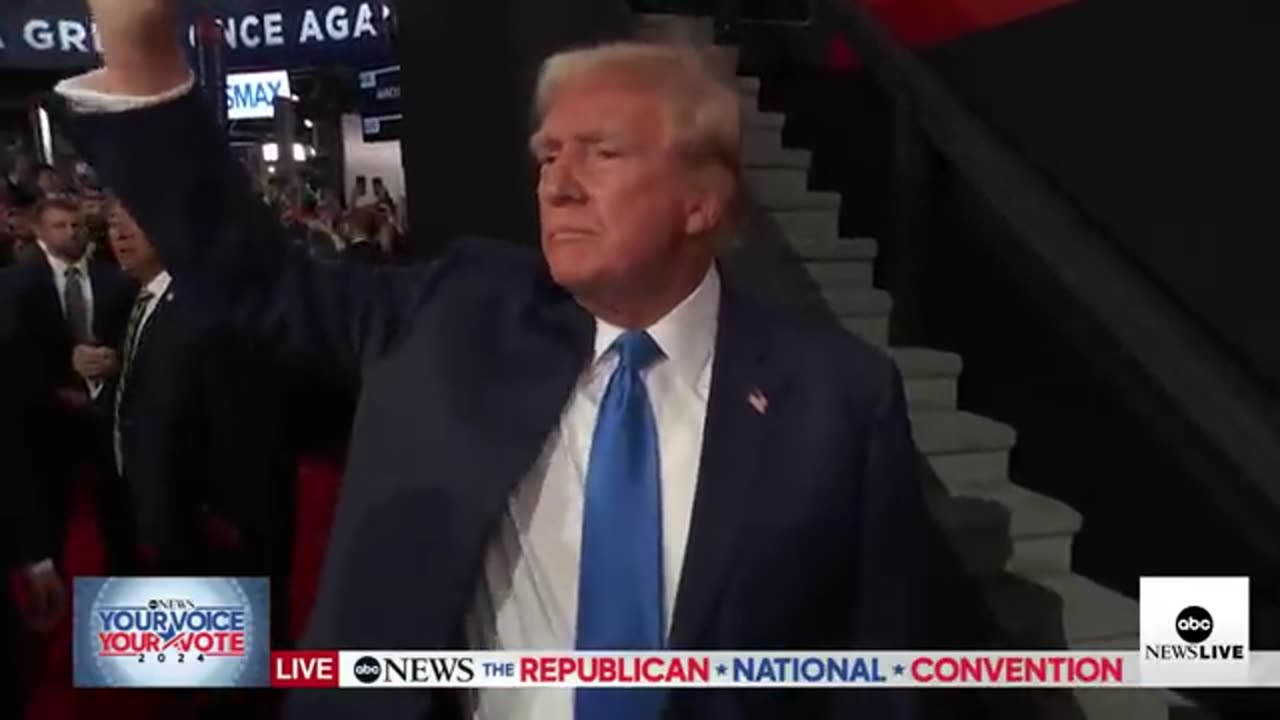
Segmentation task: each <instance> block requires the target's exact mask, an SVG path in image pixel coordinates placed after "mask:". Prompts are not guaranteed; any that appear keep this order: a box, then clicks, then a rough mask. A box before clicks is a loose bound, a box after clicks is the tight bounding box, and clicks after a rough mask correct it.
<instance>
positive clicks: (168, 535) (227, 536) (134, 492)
mask: <svg viewBox="0 0 1280 720" xmlns="http://www.w3.org/2000/svg"><path fill="white" fill-rule="evenodd" d="M109 237H110V242H111V247H112V250H113V252H114V254H115V256H116V258H117V259H118V260H119V262H120V266H121V267H122V268H123V269H124V271H125V272H127V273H128V274H129V275H130V276H131V277H133V279H134V280H135V281H136V282H137V283H138V286H139V291H138V293H137V296H136V297H135V299H134V302H133V307H132V310H131V312H130V316H129V321H128V323H127V325H126V330H125V334H124V337H123V340H122V342H121V346H120V351H119V356H120V368H121V369H120V372H119V374H118V376H117V377H116V378H115V379H114V380H113V381H112V382H111V384H110V385H109V386H108V388H107V391H106V393H104V397H105V404H106V408H105V414H106V415H107V416H108V417H109V423H108V427H109V435H110V445H111V455H112V459H113V462H114V469H115V470H116V471H117V473H118V475H117V482H116V483H115V484H114V486H109V487H108V490H109V491H108V492H105V493H104V494H103V497H101V498H100V502H99V507H100V511H99V516H100V524H101V525H102V526H103V527H104V529H105V531H106V532H105V535H106V537H107V539H108V546H109V547H110V548H111V551H112V554H113V555H114V556H115V557H117V558H119V559H120V563H118V564H119V565H121V567H120V568H119V570H120V571H125V572H144V573H146V572H163V573H168V574H193V575H201V574H232V573H239V574H263V575H266V574H270V573H271V572H272V571H273V570H278V569H280V568H276V567H275V562H274V558H273V554H272V553H273V552H274V551H275V549H276V548H275V545H276V543H277V542H278V541H281V540H287V539H284V538H276V537H273V533H272V528H273V525H274V524H276V523H282V522H284V518H282V517H280V516H281V515H282V514H283V512H282V507H281V500H282V498H281V495H283V494H284V493H285V492H286V491H287V487H288V478H289V476H290V473H291V471H292V468H291V467H290V465H289V459H288V457H287V456H286V455H285V453H284V451H283V448H282V447H281V446H280V444H279V442H278V418H277V414H278V412H279V407H278V405H277V403H276V402H275V390H274V388H272V387H271V385H270V382H269V380H268V378H269V377H270V374H269V373H270V368H269V367H268V366H266V365H265V363H264V359H263V358H262V357H260V356H255V354H254V351H253V348H252V347H251V346H250V345H249V343H248V342H247V341H246V340H245V338H244V337H243V336H242V335H241V334H240V333H237V332H235V331H234V329H233V328H232V327H231V326H230V325H229V324H228V323H227V322H226V320H225V319H224V318H220V317H218V315H217V313H216V312H214V309H213V308H212V307H211V305H210V304H209V303H204V302H202V301H201V300H200V298H199V297H197V296H196V293H194V292H190V293H189V292H186V291H184V290H183V289H182V288H180V287H179V286H178V284H177V283H175V282H174V281H173V279H172V278H171V277H170V276H169V273H168V272H167V271H166V270H165V268H164V266H163V264H162V263H161V261H160V258H159V256H158V255H157V254H156V252H155V248H154V247H153V246H152V244H151V241H150V240H149V239H148V238H147V236H146V234H145V233H144V232H143V231H142V230H141V229H140V228H139V227H138V226H137V223H136V222H135V221H134V219H133V217H132V216H131V215H130V214H129V213H128V211H127V210H126V209H125V208H124V207H123V206H122V205H120V204H119V203H118V202H112V203H111V206H110V212H109ZM282 574H283V573H282ZM283 589H284V588H280V590H283Z"/></svg>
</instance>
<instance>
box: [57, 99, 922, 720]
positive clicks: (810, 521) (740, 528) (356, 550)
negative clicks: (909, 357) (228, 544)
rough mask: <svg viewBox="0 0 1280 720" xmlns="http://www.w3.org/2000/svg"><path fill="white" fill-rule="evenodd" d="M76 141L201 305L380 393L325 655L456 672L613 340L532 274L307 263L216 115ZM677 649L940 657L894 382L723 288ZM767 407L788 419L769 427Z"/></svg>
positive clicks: (761, 695) (866, 698)
mask: <svg viewBox="0 0 1280 720" xmlns="http://www.w3.org/2000/svg"><path fill="white" fill-rule="evenodd" d="M62 115H63V117H64V120H63V122H64V123H65V124H66V128H67V131H68V132H69V133H70V134H71V135H72V136H73V138H74V139H75V140H76V142H77V146H78V147H79V148H80V149H81V151H82V152H84V153H85V154H86V155H87V156H88V158H89V160H90V161H91V163H92V164H93V165H94V167H95V168H96V169H97V170H98V172H99V173H100V175H101V177H102V178H103V179H104V181H105V183H106V185H107V186H109V187H112V188H113V189H115V190H116V191H117V192H118V193H119V194H120V195H121V196H122V197H123V199H124V202H125V204H126V206H128V207H129V208H130V209H131V210H132V211H133V214H134V215H135V216H136V217H137V218H138V220H139V221H140V222H141V224H142V226H143V227H144V228H146V230H147V232H148V234H149V235H150V236H151V237H152V238H153V240H154V241H155V242H156V243H157V245H158V246H159V248H160V250H161V253H162V255H163V256H164V258H165V261H166V265H167V266H168V267H169V268H170V270H171V272H172V273H173V274H174V276H175V277H176V278H177V279H178V281H179V282H181V283H183V285H184V286H190V285H193V284H194V285H197V286H200V287H202V288H203V289H205V290H207V291H208V292H211V293H219V297H220V298H222V299H223V300H225V301H226V302H229V303H231V304H232V305H233V306H234V308H235V309H236V310H237V311H238V312H239V313H240V314H241V317H243V318H244V319H245V320H246V321H247V322H252V323H253V325H254V327H255V328H256V330H257V331H258V332H261V333H264V334H266V336H268V337H270V338H272V340H273V342H274V343H276V344H277V346H279V347H281V348H284V349H287V350H290V351H293V352H297V351H299V350H302V351H306V352H309V353H313V354H317V355H321V356H323V357H326V358H328V359H329V360H331V362H333V363H335V364H337V365H338V366H340V367H342V368H344V369H345V370H347V371H348V372H350V373H353V374H355V373H358V374H359V375H360V377H361V382H362V396H361V399H360V403H359V409H358V411H357V415H356V421H355V428H354V434H353V438H352V442H351V449H350V454H349V461H348V466H347V469H346V476H345V480H344V483H343V487H342V491H341V495H340V499H339V507H338V510H337V515H336V520H335V524H334V527H333V531H332V535H331V538H330V542H329V552H328V556H327V558H326V560H325V565H324V570H323V575H322V578H321V584H320V590H319V597H318V599H317V604H316V607H315V609H314V613H313V615H312V617H311V620H310V625H309V630H308V632H307V635H306V638H305V641H304V643H303V644H304V645H305V646H309V647H316V648H367V649H387V648H422V649H427V648H434V649H441V648H459V647H463V646H462V645H461V643H462V642H463V641H462V633H461V629H462V625H463V621H464V617H465V614H466V612H467V611H468V609H469V606H470V604H471V601H472V599H473V597H474V595H475V591H476V583H477V579H478V577H479V576H480V574H481V569H482V564H483V560H484V557H485V551H486V549H487V548H488V547H489V543H490V540H491V538H492V537H493V536H494V533H495V531H496V529H497V527H498V524H499V521H500V519H501V517H502V514H503V510H504V508H505V506H506V502H507V498H508V497H509V496H510V495H511V492H512V490H513V488H514V487H515V485H516V483H517V482H519V481H520V480H521V478H523V477H524V476H525V474H526V473H527V472H528V471H529V469H530V467H531V466H532V465H533V464H534V461H535V459H536V457H537V456H538V454H539V452H540V451H541V450H542V448H543V446H544V444H545V443H546V441H547V438H548V435H549V433H550V432H551V431H552V429H553V428H555V426H556V424H557V421H558V419H559V417H560V414H561V411H562V409H563V408H564V406H565V404H566V402H567V400H568V398H569V395H570V392H571V390H572V388H573V386H574V384H575V382H576V381H577V379H578V377H579V375H580V373H581V372H582V371H583V370H584V368H585V367H586V364H587V363H588V362H589V359H590V355H591V351H592V346H593V342H592V341H593V333H594V321H593V319H592V318H591V316H590V315H589V314H588V313H587V312H585V311H584V310H583V309H582V308H581V307H580V306H579V305H578V304H577V303H576V302H575V301H574V299H573V298H572V297H571V296H570V295H569V294H568V293H567V292H566V291H565V290H563V289H562V288H559V287H557V286H556V285H555V284H554V283H553V282H552V281H551V280H550V277H549V275H548V273H547V271H546V269H545V267H544V265H543V263H542V261H541V258H539V257H538V256H537V255H536V254H534V253H532V252H529V251H525V250H520V249H516V248H514V247H509V246H506V245H503V244H500V243H496V242H486V241H465V242H460V243H457V244H455V249H454V250H452V251H451V252H449V253H447V254H446V256H445V257H444V258H443V259H441V260H440V261H439V262H437V263H434V264H432V265H430V266H419V267H411V268H376V267H370V266H368V265H366V264H363V263H325V262H317V261H312V260H309V259H307V258H305V257H303V256H302V255H301V254H300V253H298V252H297V250H296V249H295V248H293V247H292V245H291V243H289V242H288V241H287V239H286V238H285V237H284V235H283V233H282V232H281V230H280V228H279V227H278V225H277V222H276V220H275V219H274V218H273V217H272V216H271V215H270V213H269V211H268V210H267V209H266V208H264V207H263V206H261V204H260V203H259V202H258V200H257V199H256V198H254V197H253V196H252V195H251V193H250V190H249V187H250V186H249V183H248V181H247V179H246V178H244V177H243V175H242V172H241V170H240V169H239V167H238V166H237V164H236V163H235V162H234V161H233V160H232V157H231V155H230V153H229V151H228V150H227V146H226V141H225V139H224V137H223V135H222V133H221V131H220V130H218V129H217V128H216V127H215V126H214V123H213V114H212V112H210V111H208V110H207V109H206V108H205V106H204V104H203V102H202V101H201V100H199V99H198V98H197V97H196V96H195V95H194V94H193V95H189V96H187V97H186V98H183V99H180V100H177V101H174V102H171V103H168V104H166V105H163V106H160V107H153V108H149V109H145V110H139V111H132V112H128V113H124V114H111V115H74V114H70V113H67V112H65V109H64V112H63V113H62ZM724 275H725V277H724V290H723V295H722V300H721V315H720V318H719V330H718V337H717V339H716V354H715V364H714V368H713V376H712V385H711V392H710V398H709V401H708V409H707V420H706V423H707V424H706V428H705V437H704V441H703V455H702V461H701V466H700V472H699V478H698V487H697V491H696V498H695V501H694V508H693V519H692V526H691V529H690V535H689V539H688V545H687V548H686V555H685V563H684V570H683V575H682V578H681V580H680V585H679V588H678V599H677V602H676V607H675V608H674V615H673V626H672V630H671V637H670V646H671V647H672V648H674V649H704V650H711V649H788V648H791V649H809V650H821V649H841V648H879V649H905V648H913V647H920V646H921V645H923V644H927V643H928V642H929V638H928V637H925V633H926V628H927V626H928V622H929V619H930V618H929V611H928V610H927V609H926V601H927V600H928V599H929V593H928V591H927V589H926V587H925V583H926V579H927V575H928V573H929V572H930V569H929V568H928V567H926V564H927V563H926V560H925V557H926V553H925V552H924V543H925V538H926V537H927V536H928V535H929V533H928V530H927V525H928V520H927V514H926V511H925V506H924V502H923V491H922V485H921V481H920V479H919V475H918V467H919V464H918V458H917V455H916V453H915V450H914V447H913V444H912V441H911V434H910V431H909V426H908V421H907V415H906V409H905V404H904V400H903V391H902V384H901V379H900V377H899V375H898V373H897V371H896V369H895V367H894V365H893V364H892V362H891V361H890V360H889V359H888V358H887V357H886V356H885V355H883V354H882V353H880V352H878V351H876V350H874V349H873V348H871V347H870V346H868V345H865V344H864V343H862V342H861V341H859V340H858V339H856V338H854V337H853V336H851V335H850V334H848V333H846V332H844V331H843V330H841V329H840V328H839V327H838V326H836V325H835V324H834V323H833V322H830V321H827V320H814V321H808V320H805V319H802V318H798V317H795V316H792V315H789V314H786V313H782V312H778V311H775V310H772V309H769V308H767V307H765V306H764V305H761V304H759V303H757V302H755V301H754V300H752V299H751V297H750V296H749V295H748V294H747V293H746V292H744V291H743V289H742V288H740V287H738V286H737V285H736V284H735V283H734V281H733V277H732V276H731V273H725V274H724ZM753 392H761V393H763V394H764V395H765V396H766V397H767V398H768V400H769V402H768V408H767V412H764V413H761V412H758V411H757V410H756V409H755V408H753V406H752V404H751V403H750V402H748V397H749V396H750V395H751V394H752V393H753ZM452 700H453V697H452V696H451V695H449V694H445V693H439V694H435V695H432V694H430V693H426V692H422V693H418V692H396V693H373V694H370V693H367V692H360V693H345V694H344V693H333V694H330V693H305V694H304V693H297V694H295V695H294V697H292V698H291V700H290V703H289V706H290V711H291V713H292V716H293V717H298V718H308V719H311V718H343V717H358V716H367V717H378V718H389V719H396V718H405V719H406V720H407V719H409V718H421V717H425V716H428V715H429V714H433V713H434V714H437V715H444V714H446V710H447V709H448V707H449V706H450V705H451V704H452V702H451V701H452ZM917 702H918V700H917V698H915V697H913V696H911V695H909V694H903V693H897V692H891V691H884V690H877V691H869V692H861V693H850V692H836V693H832V692H794V691H778V692H766V691H751V692H729V691H719V692H707V691H702V692H682V693H674V694H673V695H672V696H671V698H670V701H669V703H668V714H669V716H671V717H681V718H699V719H705V718H713V719H714V718H726V719H727V718H747V717H750V718H757V717H758V718H777V717H804V718H828V717H830V718H847V717H865V718H874V719H875V720H892V719H894V718H915V717H919V715H920V710H919V708H918V705H917Z"/></svg>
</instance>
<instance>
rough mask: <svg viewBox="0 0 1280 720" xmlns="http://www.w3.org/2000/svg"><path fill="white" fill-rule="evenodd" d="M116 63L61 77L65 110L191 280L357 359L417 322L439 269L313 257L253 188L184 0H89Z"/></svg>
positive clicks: (104, 174) (173, 265) (295, 343)
mask: <svg viewBox="0 0 1280 720" xmlns="http://www.w3.org/2000/svg"><path fill="white" fill-rule="evenodd" d="M89 4H90V6H91V8H92V10H93V12H94V15H95V19H96V21H97V24H98V32H99V36H100V38H101V43H102V52H103V60H104V66H103V68H101V69H100V70H97V71H95V72H93V73H90V74H89V75H85V76H81V77H79V78H75V79H73V80H71V81H68V82H65V83H63V84H62V85H60V86H59V88H58V93H59V95H60V96H61V98H62V99H63V102H62V105H63V107H62V108H60V112H58V113H57V114H58V116H59V120H60V122H61V124H62V125H63V127H64V128H65V130H66V132H67V134H68V135H69V136H70V137H71V138H72V140H73V141H74V142H75V144H76V146H77V149H78V150H79V151H80V152H81V153H83V154H84V155H85V156H86V158H87V159H88V160H89V162H90V163H91V164H92V165H93V166H94V167H95V169H96V170H97V172H98V173H99V175H100V177H101V178H102V180H103V182H104V183H105V184H106V185H107V186H108V187H110V188H111V189H112V190H113V191H114V192H116V193H117V194H118V195H119V196H120V198H121V200H122V202H123V203H124V205H125V206H126V207H127V208H128V209H129V210H130V212H131V214H133V215H134V217H135V218H136V219H137V220H138V222H139V224H140V225H141V226H142V227H143V229H144V230H146V232H147V234H148V235H149V236H150V238H151V239H152V241H153V242H154V243H155V244H156V246H157V248H158V249H159V252H160V254H161V257H162V258H163V260H164V262H165V265H166V267H167V268H168V269H169V271H170V272H171V273H172V274H173V275H174V276H175V277H176V278H178V280H179V283H180V285H181V286H183V287H185V288H191V289H194V290H195V291H196V292H199V293H201V294H202V295H203V296H205V297H207V298H209V299H210V300H211V301H214V302H219V303H226V304H227V306H228V308H229V310H231V311H232V312H234V313H235V315H236V316H237V317H239V318H240V319H241V320H242V321H243V322H245V323H246V324H248V325H250V326H251V327H252V329H253V330H255V331H257V332H259V333H262V334H265V335H267V336H268V337H270V338H271V339H272V341H273V342H278V343H280V344H282V345H285V346H288V347H290V349H292V350H295V351H296V350H303V351H305V352H307V353H311V354H316V355H317V356H319V357H323V358H325V359H326V360H331V361H332V362H334V363H336V364H337V365H338V366H340V367H343V368H346V369H349V370H356V369H358V367H359V366H360V364H361V361H363V360H368V359H369V358H370V357H371V356H376V355H377V354H378V353H379V352H380V351H381V350H382V349H383V348H385V347H386V346H387V345H388V344H389V343H390V342H392V341H393V340H394V338H395V336H396V335H397V334H398V333H399V331H400V330H401V329H402V328H403V327H404V325H405V316H406V315H407V313H408V312H409V311H410V309H411V308H412V307H414V306H416V304H417V302H418V300H419V299H421V298H422V297H423V295H424V294H425V293H429V292H431V290H432V289H433V287H434V286H435V285H436V284H437V282H438V280H439V268H435V269H431V268H425V267H423V268H414V269H374V268H369V267H361V266H360V265H359V264H354V263H343V264H336V263H334V264H329V263H318V262H312V261H310V260H309V259H308V258H307V257H306V256H305V253H303V252H301V251H300V250H299V249H297V248H295V247H294V245H293V244H292V243H291V242H290V241H289V239H288V238H287V237H286V234H285V232H284V229H283V228H282V227H281V226H280V224H279V220H278V219H277V218H276V217H275V216H274V214H273V213H272V212H271V211H270V210H269V209H268V208H267V207H266V206H265V205H264V204H263V203H262V202H261V201H260V199H259V198H258V197H257V196H256V195H255V194H254V193H253V191H252V190H251V185H250V182H249V179H248V177H247V174H246V172H245V171H244V169H243V168H242V167H241V166H240V165H239V163H237V162H236V161H235V159H234V158H233V157H232V155H231V152H230V149H229V147H228V145H227V142H226V138H225V135H224V132H223V129H222V128H220V127H218V126H217V123H216V122H215V120H214V114H213V113H212V112H211V111H210V110H209V108H207V107H206V105H205V102H204V101H203V99H202V98H201V97H200V95H199V94H198V93H197V92H196V91H194V90H192V89H191V85H192V76H191V71H190V69H189V68H188V66H187V62H186V56H185V54H184V52H183V49H182V46H181V41H180V39H179V32H178V22H177V15H178V13H177V6H178V3H177V2H175V1H173V0H91V2H90V3H89Z"/></svg>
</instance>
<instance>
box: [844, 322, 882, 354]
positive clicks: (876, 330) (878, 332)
mask: <svg viewBox="0 0 1280 720" xmlns="http://www.w3.org/2000/svg"><path fill="white" fill-rule="evenodd" d="M840 324H841V325H842V326H843V327H844V329H845V330H848V331H849V332H851V333H853V334H854V335H857V336H858V337H860V338H862V339H863V340H865V341H867V342H869V343H871V344H872V345H878V346H880V347H885V346H886V345H888V344H889V318H888V316H883V317H844V318H840Z"/></svg>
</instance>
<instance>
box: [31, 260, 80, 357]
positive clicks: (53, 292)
mask: <svg viewBox="0 0 1280 720" xmlns="http://www.w3.org/2000/svg"><path fill="white" fill-rule="evenodd" d="M27 272H28V273H30V278H31V283H32V285H31V287H32V290H33V294H32V297H31V301H32V302H33V303H34V306H33V312H36V313H38V314H39V316H41V318H42V319H41V325H42V326H44V327H48V328H50V329H55V328H56V329H57V330H58V332H57V333H56V334H57V336H58V337H62V336H64V335H65V336H66V337H67V338H68V342H70V331H69V330H68V329H67V317H66V315H64V314H63V312H62V298H60V297H58V286H57V285H56V284H54V282H53V266H52V265H50V264H49V260H48V258H46V257H45V255H44V253H43V252H42V253H40V255H39V257H36V258H33V259H32V260H31V261H30V263H29V264H28V267H27Z"/></svg>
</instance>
